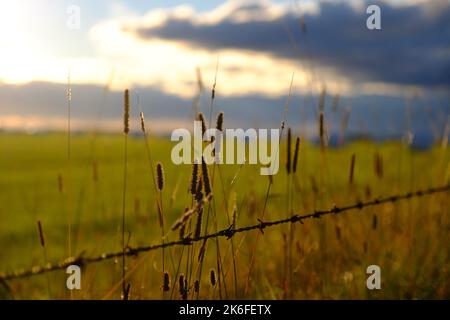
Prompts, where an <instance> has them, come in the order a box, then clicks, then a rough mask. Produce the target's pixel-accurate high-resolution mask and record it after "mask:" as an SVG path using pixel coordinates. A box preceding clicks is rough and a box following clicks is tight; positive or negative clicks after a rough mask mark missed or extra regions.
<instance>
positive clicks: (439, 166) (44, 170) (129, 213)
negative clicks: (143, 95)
mask: <svg viewBox="0 0 450 320" xmlns="http://www.w3.org/2000/svg"><path fill="white" fill-rule="evenodd" d="M225 127H226V115H225ZM293 132H294V133H293V137H292V142H291V143H292V144H293V145H294V144H295V143H294V142H295V138H296V135H295V131H293ZM123 144H124V136H123V134H122V135H121V134H117V135H111V134H89V133H85V134H73V135H72V137H71V159H70V161H68V159H67V135H66V134H64V133H48V134H36V135H27V134H20V133H2V134H0V155H1V156H0V170H1V174H0V190H1V191H0V203H2V205H1V206H0V220H1V223H0V248H1V250H0V271H4V272H11V271H14V270H17V269H20V268H29V267H31V266H34V265H45V264H46V263H47V262H49V261H50V262H56V261H61V260H64V258H66V257H68V256H69V255H68V254H69V250H70V251H71V252H72V255H73V256H87V257H89V256H96V255H101V254H102V253H105V252H117V251H118V252H120V251H121V250H122V249H124V248H123V243H122V241H125V243H126V247H127V248H135V247H139V246H145V245H150V244H159V243H161V241H165V242H168V241H174V240H178V239H179V238H180V230H179V229H176V230H171V227H172V226H173V225H174V224H175V222H176V221H177V220H178V219H179V218H180V217H181V216H183V214H184V213H185V212H187V211H186V210H189V208H195V204H194V203H195V200H194V198H195V196H196V195H195V194H194V195H193V194H192V193H191V192H190V189H192V183H191V176H192V171H193V168H192V165H178V166H176V165H174V164H173V163H172V161H171V160H170V152H171V148H172V147H173V146H174V145H175V142H170V140H169V139H168V138H163V137H154V136H153V135H149V139H148V141H147V146H148V147H149V149H146V148H147V147H146V142H145V140H144V138H143V136H142V134H138V133H137V134H133V135H129V137H128V151H127V154H128V159H127V162H128V172H127V179H126V181H127V188H126V193H125V195H126V196H125V200H126V201H125V211H124V212H125V230H124V231H125V233H124V234H122V218H123V217H122V214H123V211H122V210H123V208H122V206H123V202H122V201H123V194H124V191H123V176H124V173H123V170H124V169H123V168H124V147H123ZM148 150H151V157H152V163H150V162H149V159H148V154H147V151H148ZM292 152H293V151H291V153H292ZM287 154H288V151H287V143H286V137H285V136H283V140H282V144H281V150H280V171H279V173H278V174H277V175H275V176H273V178H272V179H270V178H269V177H267V176H261V175H260V174H259V169H260V166H259V165H243V166H240V165H218V166H213V165H211V166H208V167H209V169H208V171H209V178H210V180H211V189H212V191H211V193H212V194H211V195H210V197H209V198H208V200H207V201H205V202H204V204H203V208H202V209H203V221H202V225H201V234H207V233H212V232H214V231H217V230H221V229H224V228H228V227H230V228H231V227H243V226H247V225H253V224H255V223H258V221H271V220H277V219H282V218H286V217H289V215H290V214H293V213H297V214H303V213H304V214H306V213H310V212H314V211H315V210H326V209H330V208H332V207H333V206H338V207H339V206H344V205H350V204H353V203H355V202H358V201H365V200H369V199H375V198H377V197H383V196H389V195H394V194H402V193H406V192H408V191H414V190H417V189H424V188H428V187H432V186H442V185H446V184H448V183H449V174H450V167H449V160H450V152H449V151H448V148H446V147H441V146H440V145H436V146H434V147H432V148H430V149H429V150H422V151H418V150H414V149H411V148H410V147H408V146H407V145H405V144H404V143H401V142H396V141H386V142H383V143H375V142H371V141H354V142H351V143H348V144H346V145H344V146H342V147H340V148H330V147H325V148H323V147H322V148H321V147H320V146H317V145H314V144H311V143H309V142H307V141H304V140H303V139H302V140H301V142H300V148H299V152H298V163H297V165H296V170H295V172H292V169H291V170H290V172H289V174H288V172H287V170H286V161H287V158H286V157H287ZM352 159H353V160H352ZM156 163H161V164H162V167H163V172H164V173H163V175H164V181H163V186H159V187H162V188H161V189H162V190H161V191H159V190H157V189H158V188H155V185H154V183H153V176H152V174H153V175H156V172H155V171H156V168H155V167H156ZM199 167H201V166H199ZM199 169H200V168H199ZM198 176H199V179H198V181H200V180H202V178H201V173H200V170H199V172H198ZM157 183H158V182H157ZM269 185H270V192H268V186H269ZM195 186H196V187H198V186H197V184H195ZM156 187H158V186H156ZM200 188H201V187H200ZM203 188H205V187H204V186H203ZM205 191H206V190H205ZM159 199H160V200H159ZM448 200H449V196H448V193H447V192H443V193H437V194H433V195H428V196H424V197H420V198H411V199H409V200H405V201H398V202H392V203H387V204H383V205H379V206H374V207H368V208H363V209H361V210H352V211H348V212H344V213H342V214H339V215H338V214H336V215H331V216H324V217H322V218H320V219H311V220H308V221H305V222H304V223H302V224H300V223H298V224H282V225H279V226H274V227H271V228H268V229H266V230H264V232H263V233H262V232H261V231H259V230H253V231H249V232H243V233H239V234H235V235H234V236H233V237H231V239H227V238H224V237H221V238H217V239H211V240H208V241H200V242H196V243H194V244H192V245H189V246H174V247H169V248H166V249H165V250H164V253H162V251H163V250H154V251H149V252H144V253H141V254H139V255H132V256H127V257H126V262H125V265H126V270H125V272H126V279H125V282H126V284H127V286H128V284H129V293H128V298H129V299H185V298H188V299H196V298H199V299H226V298H228V299H232V298H242V299H393V298H406V299H415V298H421V299H423V298H432V299H449V298H450V280H449V279H450V250H449V247H448V243H449V240H450V237H449V234H450V233H449V231H450V215H449V214H450V211H449V209H448ZM159 201H160V202H159ZM158 203H161V214H162V216H163V225H164V226H165V230H164V234H165V237H164V238H163V239H162V236H161V221H160V220H159V219H160V218H159V211H158ZM69 210H70V212H71V219H70V221H68V211H69ZM258 219H259V220H258ZM196 220H198V218H197V214H196V212H193V215H192V216H191V217H190V218H189V220H188V222H187V223H186V224H185V225H184V228H183V231H184V232H185V235H188V236H191V237H192V236H193V235H192V234H193V233H195V231H196V230H195V229H196V224H198V222H197V221H196ZM38 221H39V223H40V224H41V229H42V231H41V235H40V234H39V230H38V229H39V228H38ZM69 223H70V225H71V248H70V249H68V240H67V236H68V224H69ZM40 236H41V237H43V238H44V239H45V240H44V245H43V243H42V240H43V239H40ZM122 236H124V237H125V238H124V239H122ZM163 254H164V261H163ZM121 263H122V261H121V259H111V260H106V261H102V262H99V263H95V264H87V265H84V266H82V285H81V287H82V288H81V290H75V291H72V293H70V292H69V291H68V290H67V288H66V278H67V275H66V274H65V272H64V270H59V271H54V272H50V273H45V274H42V275H38V276H34V277H30V278H22V279H16V280H8V281H4V282H2V283H0V298H2V299H69V298H73V299H121V298H123V296H122V295H123V292H122V291H123V287H124V286H123V285H122V277H123V274H122V272H123V270H122V265H121ZM373 264H375V265H378V266H380V268H381V270H382V278H381V279H382V280H381V281H382V282H381V283H382V288H381V290H368V289H367V288H366V279H367V277H368V275H367V274H366V268H367V267H368V266H369V265H373ZM200 270H202V271H200ZM165 272H166V276H164V273H165ZM180 276H182V278H181V279H180ZM164 278H165V279H164ZM197 281H198V282H197Z"/></svg>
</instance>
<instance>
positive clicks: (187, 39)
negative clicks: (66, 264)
mask: <svg viewBox="0 0 450 320" xmlns="http://www.w3.org/2000/svg"><path fill="white" fill-rule="evenodd" d="M372 3H376V4H378V5H379V6H380V8H381V25H382V29H381V30H368V29H367V28H366V19H367V17H368V14H366V8H367V6H368V5H369V2H368V1H365V0H348V1H343V0H323V1H319V0H318V1H313V0H286V1H281V0H280V1H275V0H272V1H269V0H250V1H245V0H242V1H235V0H229V1H220V0H209V1H187V0H185V1H183V0H181V1H175V0H174V1H168V0H157V1H125V0H122V1H119V0H117V1H106V0H105V1H87V0H72V1H69V0H58V1H54V0H53V1H51V0H38V1H36V0H20V1H6V0H0V8H1V10H0V42H1V43H2V49H1V50H0V126H1V127H3V128H19V129H20V128H21V129H33V128H48V127H52V128H58V127H62V126H63V124H64V116H65V108H64V106H65V102H64V100H65V94H66V93H65V90H66V83H67V77H68V74H69V73H70V78H71V82H72V85H73V90H72V91H73V106H74V111H73V114H74V124H75V126H77V125H79V126H80V127H81V126H86V125H99V124H101V125H102V126H103V127H104V128H110V129H111V128H113V129H114V128H116V127H117V126H119V123H120V113H121V107H120V106H121V93H120V92H121V91H123V89H124V88H131V90H132V92H133V101H134V102H135V104H137V103H138V102H139V104H140V105H141V108H142V109H143V110H144V111H145V112H146V113H148V114H150V115H151V118H152V119H153V121H152V122H153V127H154V129H155V130H159V131H161V130H162V131H164V130H169V129H171V128H173V127H177V126H181V125H183V124H185V123H186V122H187V121H188V120H189V119H190V116H191V114H192V101H193V100H194V99H195V96H196V95H197V91H198V81H197V79H198V71H197V70H200V74H201V79H202V83H203V86H204V88H205V90H204V92H203V95H202V97H201V99H200V102H201V103H200V106H201V108H204V110H207V106H208V99H209V95H210V93H209V92H210V90H211V86H212V83H213V82H214V77H215V72H216V68H217V67H218V73H217V97H218V98H217V105H216V108H217V111H218V110H219V109H221V110H225V111H226V118H227V119H228V120H229V123H228V124H229V125H230V126H231V125H240V126H247V127H248V126H276V125H277V124H276V122H279V119H280V118H281V113H282V110H283V105H284V101H285V97H286V95H287V93H288V91H289V86H290V81H291V78H292V75H293V74H294V81H293V87H292V99H291V108H290V119H291V121H292V125H293V126H297V127H300V126H301V128H302V129H303V130H304V133H305V134H307V133H308V132H310V131H311V130H313V129H311V130H310V128H313V127H314V123H313V122H314V119H315V112H316V106H317V101H318V95H319V94H320V92H321V91H322V90H323V89H324V88H326V92H327V100H326V101H327V107H330V110H331V109H335V108H333V101H337V100H336V98H335V96H336V95H339V97H340V98H339V103H338V108H337V109H338V110H335V111H334V113H333V112H331V111H332V110H331V111H330V115H329V119H330V126H333V121H334V122H336V124H335V125H334V127H338V124H337V123H338V122H339V118H340V117H342V114H345V113H346V112H348V111H347V110H349V108H351V110H352V112H351V123H350V126H351V127H353V129H354V130H356V131H357V130H359V131H360V133H377V131H383V132H391V131H392V132H391V133H392V134H394V135H395V134H401V133H402V131H404V130H405V128H406V127H407V126H413V127H414V129H415V130H416V131H427V130H428V131H430V132H431V131H433V130H434V131H435V133H436V131H437V132H439V131H440V130H441V131H442V127H445V125H446V123H447V121H448V120H447V118H448V116H449V114H450V111H449V110H450V107H449V102H450V97H449V91H450V90H449V88H450V41H449V39H450V19H449V17H450V1H448V0H435V1H423V0H386V1H381V0H379V1H370V4H372ZM71 5H76V6H78V7H79V8H80V28H79V29H75V30H73V29H71V28H68V27H67V21H68V19H69V18H70V13H68V12H67V10H68V8H69V7H70V6H71ZM405 114H406V115H407V116H405ZM405 119H406V120H405ZM381 128H382V129H381ZM389 130H391V131H389Z"/></svg>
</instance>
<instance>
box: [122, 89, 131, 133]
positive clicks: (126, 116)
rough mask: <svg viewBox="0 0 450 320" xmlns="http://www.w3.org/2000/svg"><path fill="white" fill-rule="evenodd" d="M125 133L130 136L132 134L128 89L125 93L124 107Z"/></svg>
mask: <svg viewBox="0 0 450 320" xmlns="http://www.w3.org/2000/svg"><path fill="white" fill-rule="evenodd" d="M123 132H124V133H125V134H128V133H129V132H130V96H129V93H128V89H126V90H125V93H124V106H123Z"/></svg>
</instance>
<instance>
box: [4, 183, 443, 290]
mask: <svg viewBox="0 0 450 320" xmlns="http://www.w3.org/2000/svg"><path fill="white" fill-rule="evenodd" d="M446 191H450V184H449V185H445V186H440V187H432V188H428V189H421V190H416V191H413V192H408V193H405V194H398V195H392V196H388V197H382V198H376V199H373V200H370V201H366V202H362V201H358V202H356V203H354V204H352V205H348V206H343V207H337V206H334V207H332V208H331V209H328V210H322V211H317V210H315V211H314V212H312V213H309V214H304V215H298V214H294V215H292V216H290V217H289V218H285V219H281V220H274V221H262V220H260V219H258V223H257V224H254V225H250V226H246V227H240V228H233V227H229V228H226V229H223V230H220V231H218V232H215V233H211V234H207V235H204V236H200V237H197V238H190V237H187V238H184V239H181V240H178V241H172V242H166V243H161V244H156V245H150V246H141V247H136V248H130V247H129V248H127V250H126V251H125V255H126V256H136V255H138V254H139V253H143V252H148V251H153V250H158V249H162V248H168V247H174V246H186V245H192V244H194V243H196V242H199V241H206V240H209V239H212V238H219V237H226V238H227V239H231V238H232V237H233V236H234V235H235V234H237V233H243V232H248V231H252V230H259V231H261V232H262V233H264V229H266V228H269V227H273V226H277V225H281V224H286V223H301V224H303V221H304V220H307V219H319V218H321V217H322V216H325V215H334V214H340V213H343V212H346V211H350V210H354V209H360V210H361V209H363V208H366V207H371V206H377V205H381V204H384V203H389V202H391V203H394V202H398V201H401V200H406V199H411V198H414V197H421V196H425V195H430V194H434V193H439V192H446ZM122 255H123V251H117V252H110V253H104V254H102V255H99V256H95V257H83V255H81V256H79V257H71V258H67V259H65V260H64V261H62V262H60V263H56V264H51V263H47V264H46V265H44V266H34V267H32V268H30V269H18V270H15V271H13V272H10V273H6V272H0V282H4V281H7V280H14V279H20V278H27V277H31V276H36V275H40V274H43V273H48V272H52V271H57V270H63V269H66V268H67V267H68V266H70V265H78V266H84V265H86V264H91V263H96V262H101V261H105V260H110V259H114V258H118V257H121V256H122Z"/></svg>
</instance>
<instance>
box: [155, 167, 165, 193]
mask: <svg viewBox="0 0 450 320" xmlns="http://www.w3.org/2000/svg"><path fill="white" fill-rule="evenodd" d="M156 177H157V184H158V189H159V190H160V191H162V190H163V189H164V169H163V166H162V163H161V162H158V164H157V165H156Z"/></svg>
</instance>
